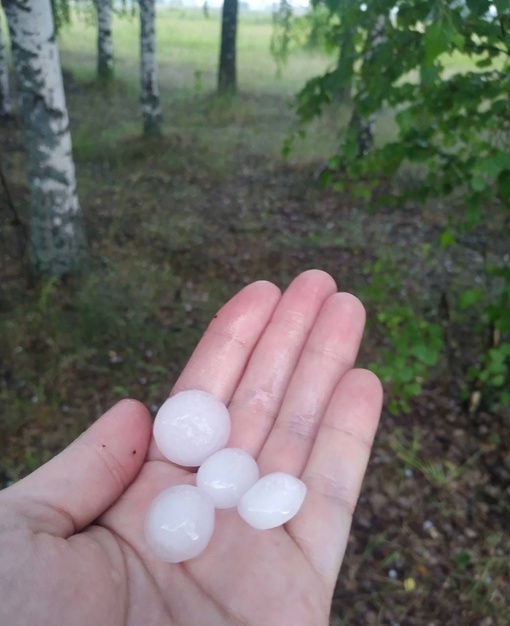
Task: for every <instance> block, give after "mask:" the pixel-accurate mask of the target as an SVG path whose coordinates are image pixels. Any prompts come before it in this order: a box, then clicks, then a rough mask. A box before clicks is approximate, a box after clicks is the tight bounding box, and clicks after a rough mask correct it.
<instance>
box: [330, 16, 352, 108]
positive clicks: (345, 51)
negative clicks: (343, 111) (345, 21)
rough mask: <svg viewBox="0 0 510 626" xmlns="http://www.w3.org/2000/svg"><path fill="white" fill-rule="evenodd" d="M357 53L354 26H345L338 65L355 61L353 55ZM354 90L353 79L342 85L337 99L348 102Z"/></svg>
mask: <svg viewBox="0 0 510 626" xmlns="http://www.w3.org/2000/svg"><path fill="white" fill-rule="evenodd" d="M354 53H355V46H354V30H353V29H352V28H345V29H344V30H343V33H342V43H341V44H340V54H339V56H338V66H339V67H340V66H341V65H343V64H346V65H347V64H349V63H350V64H351V66H352V64H353V63H354V60H353V56H354ZM351 92H352V79H351V80H350V81H349V82H348V83H347V84H345V83H344V85H342V87H340V88H339V89H338V91H337V93H336V94H335V100H336V101H337V102H338V103H342V104H343V103H346V102H349V100H350V99H351Z"/></svg>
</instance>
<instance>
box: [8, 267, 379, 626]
mask: <svg viewBox="0 0 510 626" xmlns="http://www.w3.org/2000/svg"><path fill="white" fill-rule="evenodd" d="M363 325H364V311H363V307H362V305H361V304H360V303H359V301H358V300H357V299H356V298H354V297H353V296H351V295H349V294H338V293H336V286H335V284H334V282H333V280H332V279H331V277H329V276H328V275H327V274H324V273H323V272H320V271H317V270H311V271H308V272H305V273H303V274H301V275H300V276H298V277H297V278H296V279H295V280H294V282H293V283H292V284H291V285H290V287H289V288H288V289H287V291H286V292H285V294H284V295H283V296H281V295H280V293H279V291H278V290H277V288H276V287H275V286H274V285H271V284H270V283H266V282H258V283H254V284H252V285H250V286H248V287H246V288H245V289H244V290H242V291H241V292H240V293H239V294H237V296H235V297H234V298H233V299H232V300H230V301H229V302H228V303H227V304H226V305H225V306H224V307H223V308H222V309H221V310H220V312H219V313H218V315H217V316H216V317H215V318H214V320H213V321H212V322H211V325H210V326H209V328H208V329H207V331H206V333H205V334H204V337H203V338H202V340H201V342H200V343H199V345H198V346H197V348H196V350H195V352H194V354H193V356H192V357H191V359H190V361H189V363H188V365H187V366H186V368H185V370H184V371H183V373H182V375H181V377H180V378H179V380H178V381H177V383H176V385H175V387H174V389H173V390H172V393H177V392H179V391H182V390H184V389H203V390H205V391H208V392H210V393H212V394H214V395H216V396H217V397H219V398H220V399H221V400H223V401H224V402H225V403H226V404H227V405H228V407H229V411H230V413H231V417H232V434H231V438H230V441H229V445H231V446H236V447H242V448H244V449H246V450H247V451H248V452H250V453H251V454H253V455H254V456H255V457H256V458H257V461H258V463H259V467H260V470H261V474H262V475H263V474H266V473H268V472H271V471H277V470H279V471H286V472H289V473H292V474H294V475H296V476H300V477H301V478H302V480H303V481H304V482H305V483H306V485H307V487H308V493H307V496H306V499H305V502H304V504H303V507H302V509H301V510H300V512H299V513H298V515H297V516H296V517H295V518H294V519H293V520H291V522H289V523H288V524H286V525H285V526H284V527H280V528H275V529H272V530H268V531H256V530H254V529H252V528H250V527H249V526H247V525H246V524H245V523H244V522H243V521H242V520H241V519H240V518H239V516H238V515H237V512H236V511H235V510H227V511H218V512H217V514H216V526H215V531H214V535H213V538H212V540H211V543H210V544H209V546H208V548H207V549H206V550H205V552H204V553H203V554H202V555H200V556H199V557H197V558H195V559H192V560H190V561H187V562H185V563H181V564H168V563H163V562H161V561H159V560H158V559H157V557H155V556H154V555H153V554H152V552H151V550H150V548H149V547H148V546H147V544H146V542H145V539H144V533H143V524H144V516H145V514H146V511H147V509H148V507H149V505H150V503H151V502H152V500H153V499H154V497H155V496H156V495H157V494H158V493H159V492H161V491H162V490H163V489H165V488H167V487H170V486H172V485H174V484H182V483H185V482H186V483H191V484H194V480H195V475H194V473H193V472H191V471H188V470H186V469H184V468H182V467H178V466H175V465H173V464H172V463H169V462H167V461H165V460H164V459H163V458H162V457H161V455H160V453H159V451H158V450H157V448H156V447H155V444H154V442H153V441H151V420H150V416H149V415H148V413H147V411H146V409H144V407H143V406H142V405H141V404H139V403H137V402H135V401H130V400H127V401H123V402H121V403H119V404H117V405H116V406H115V407H113V408H112V409H110V411H108V413H107V414H105V415H104V416H103V417H102V418H101V419H100V420H98V421H97V422H96V423H95V424H94V425H93V426H91V428H90V429H89V430H88V431H87V432H86V433H84V434H83V435H82V436H81V437H80V438H79V439H78V440H77V441H76V442H74V443H73V444H72V445H71V446H70V447H69V448H67V449H66V450H65V451H64V452H63V453H62V454H61V455H59V456H58V457H55V459H53V460H52V461H50V462H49V463H48V464H46V465H45V466H44V467H42V468H41V469H40V470H38V471H36V472H34V473H33V474H32V475H30V476H29V477H27V478H25V479H24V480H22V481H20V482H19V483H17V484H16V485H14V486H13V487H10V488H9V489H6V490H4V491H3V492H2V493H0V555H1V556H0V607H2V609H0V611H1V612H2V613H3V614H4V616H5V620H6V621H5V623H6V624H7V623H9V624H23V625H26V626H33V625H35V624H45V625H46V624H66V625H71V626H78V625H80V626H81V625H83V626H91V625H98V626H101V625H103V624H104V625H105V626H106V625H107V626H116V625H117V624H118V625H132V626H141V625H143V626H151V625H152V624H154V625H158V626H163V625H164V626H227V625H228V626H286V625H287V624H288V625H289V626H290V625H292V626H321V625H323V626H325V625H327V624H328V618H329V611H330V605H331V596H332V593H333V589H334V585H335V582H336V578H337V575H338V571H339V568H340V564H341V561H342V558H343V553H344V549H345V544H346V541H347V537H348V532H349V528H350V522H351V516H352V512H353V510H354V507H355V504H356V501H357V497H358V494H359V489H360V486H361V481H362V479H363V475H364V471H365V468H366V463H367V461H368V456H369V452H370V446H371V443H372V440H373V436H374V433H375V430H376V427H377V421H378V418H379V413H380V407H381V399H382V393H381V387H380V384H379V381H378V380H377V378H376V377H375V376H374V375H373V374H371V373H370V372H367V371H365V370H356V369H353V364H354V361H355V358H356V355H357V352H358V348H359V342H360V340H361V336H362V332H363ZM2 623H3V622H2Z"/></svg>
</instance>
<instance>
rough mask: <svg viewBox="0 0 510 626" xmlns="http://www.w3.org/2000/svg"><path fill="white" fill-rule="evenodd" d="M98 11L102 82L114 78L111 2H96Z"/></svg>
mask: <svg viewBox="0 0 510 626" xmlns="http://www.w3.org/2000/svg"><path fill="white" fill-rule="evenodd" d="M94 1H95V4H96V10H97V75H98V78H100V79H101V80H109V79H110V78H112V76H113V39H112V4H111V0H94Z"/></svg>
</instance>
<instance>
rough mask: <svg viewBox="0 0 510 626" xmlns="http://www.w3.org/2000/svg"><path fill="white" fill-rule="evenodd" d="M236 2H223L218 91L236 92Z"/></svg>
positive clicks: (237, 5)
mask: <svg viewBox="0 0 510 626" xmlns="http://www.w3.org/2000/svg"><path fill="white" fill-rule="evenodd" d="M238 10H239V3H238V0H224V2H223V10H222V13H221V48H220V66H219V71H218V91H219V92H220V93H235V91H237V69H236V39H237V14H238Z"/></svg>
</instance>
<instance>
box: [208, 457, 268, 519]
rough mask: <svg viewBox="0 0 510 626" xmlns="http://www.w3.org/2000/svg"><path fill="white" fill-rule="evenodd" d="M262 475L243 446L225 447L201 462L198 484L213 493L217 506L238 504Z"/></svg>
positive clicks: (212, 496)
mask: <svg viewBox="0 0 510 626" xmlns="http://www.w3.org/2000/svg"><path fill="white" fill-rule="evenodd" d="M258 479H259V468H258V467H257V463H256V461H255V459H254V458H253V457H252V456H250V455H249V454H248V452H246V451H245V450H241V448H224V449H223V450H220V451H219V452H215V453H214V454H213V455H211V456H210V457H209V458H208V459H206V460H205V461H204V462H203V463H202V465H201V466H200V468H199V470H198V473H197V487H199V488H200V489H202V490H203V491H205V492H206V493H207V494H209V495H210V496H211V498H212V500H213V502H214V506H215V507H216V508H217V509H230V508H232V507H234V506H237V504H238V503H239V500H240V499H241V497H242V496H243V495H244V494H245V493H246V492H247V491H248V489H250V487H253V485H254V484H255V483H256V482H257V480H258Z"/></svg>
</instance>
